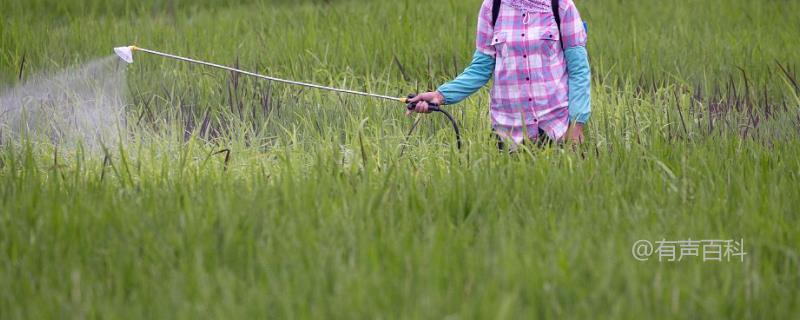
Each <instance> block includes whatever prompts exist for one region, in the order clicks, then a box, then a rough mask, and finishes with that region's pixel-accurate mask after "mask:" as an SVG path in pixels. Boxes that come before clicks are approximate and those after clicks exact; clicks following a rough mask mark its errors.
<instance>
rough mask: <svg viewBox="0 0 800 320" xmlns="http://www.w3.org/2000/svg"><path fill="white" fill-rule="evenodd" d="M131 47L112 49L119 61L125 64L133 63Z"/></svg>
mask: <svg viewBox="0 0 800 320" xmlns="http://www.w3.org/2000/svg"><path fill="white" fill-rule="evenodd" d="M133 48H134V47H133V46H129V47H116V48H114V52H115V53H116V54H117V55H118V56H119V58H120V59H122V60H123V61H125V62H127V63H133Z"/></svg>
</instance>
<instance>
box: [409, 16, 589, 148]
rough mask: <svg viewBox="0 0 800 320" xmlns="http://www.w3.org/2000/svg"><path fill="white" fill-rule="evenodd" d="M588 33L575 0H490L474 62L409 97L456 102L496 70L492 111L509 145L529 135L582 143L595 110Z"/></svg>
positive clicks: (419, 106) (421, 104) (420, 103)
mask: <svg viewBox="0 0 800 320" xmlns="http://www.w3.org/2000/svg"><path fill="white" fill-rule="evenodd" d="M495 4H500V5H499V7H497V8H495ZM556 9H557V10H556ZM555 11H558V14H559V16H558V17H556V15H555V14H554V13H555ZM557 21H560V23H558V22H557ZM586 38H587V35H586V28H585V25H584V23H583V21H582V20H581V17H580V14H579V13H578V9H577V8H576V7H575V4H574V3H573V1H572V0H484V1H483V5H482V6H481V9H480V13H479V14H478V32H477V37H476V47H477V49H476V51H475V54H474V56H473V59H472V63H471V64H470V65H469V66H468V67H467V68H466V69H465V70H464V72H463V73H461V74H460V75H459V76H458V77H457V78H456V79H455V80H453V81H450V82H448V83H446V84H444V85H442V86H440V87H439V88H438V89H437V90H436V91H433V92H426V93H422V94H420V95H418V96H416V97H414V98H413V99H411V100H409V102H410V103H412V104H414V106H415V108H414V111H416V112H420V113H428V112H430V110H429V109H428V107H429V103H435V104H440V105H441V104H448V105H449V104H456V103H458V102H460V101H462V100H464V99H466V98H467V97H468V96H470V95H472V94H473V93H475V92H476V91H478V90H479V89H480V88H482V87H483V86H485V85H486V83H488V82H489V79H490V78H491V77H492V75H494V86H493V87H492V89H491V108H490V115H491V119H492V129H493V131H494V132H495V134H496V135H497V136H498V138H499V139H500V142H499V144H500V146H501V148H502V146H503V143H504V142H508V141H510V142H512V143H513V144H512V146H516V145H519V144H521V143H522V142H523V141H525V140H526V138H527V139H528V140H530V141H537V142H543V141H548V140H549V141H557V142H561V141H564V140H565V137H566V140H567V141H570V142H576V143H581V142H583V127H584V125H585V124H586V123H587V122H588V121H589V117H590V115H591V104H590V103H591V102H590V89H591V82H590V77H591V75H590V70H589V59H588V54H587V52H586ZM526 136H527V137H526Z"/></svg>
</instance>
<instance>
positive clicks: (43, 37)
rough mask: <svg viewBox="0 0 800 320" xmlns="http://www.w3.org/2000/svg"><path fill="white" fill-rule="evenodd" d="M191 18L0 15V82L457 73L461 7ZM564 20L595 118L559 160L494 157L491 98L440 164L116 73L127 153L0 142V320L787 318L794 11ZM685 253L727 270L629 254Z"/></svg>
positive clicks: (695, 9)
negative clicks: (582, 31)
mask: <svg viewBox="0 0 800 320" xmlns="http://www.w3.org/2000/svg"><path fill="white" fill-rule="evenodd" d="M56 3H57V5H55V4H56ZM198 3H199V4H195V3H194V2H188V1H174V2H166V3H164V4H162V3H161V2H159V1H137V2H126V1H112V2H105V1H59V2H56V1H44V0H39V1H10V2H3V3H2V4H0V11H1V12H2V18H3V24H0V28H2V29H0V79H2V82H1V83H5V84H7V85H9V86H11V85H14V84H15V83H17V81H18V80H17V78H18V75H19V74H18V71H19V68H20V65H21V64H22V61H23V60H24V61H25V63H24V65H23V79H24V78H28V77H31V76H32V75H33V74H34V73H37V72H41V71H46V70H58V69H61V68H64V67H66V66H69V65H75V64H80V63H82V62H85V61H88V60H90V59H92V58H95V57H101V56H105V55H108V54H111V48H112V47H114V46H119V45H125V44H128V43H136V44H138V45H141V46H143V47H148V48H153V49H157V50H163V51H166V52H173V53H176V54H182V55H187V56H191V57H196V58H201V59H204V60H209V61H214V62H219V63H225V64H231V65H233V64H235V63H236V62H237V61H238V63H239V65H240V66H241V67H242V68H244V69H248V70H254V71H259V72H265V73H268V74H271V75H275V76H280V77H287V78H292V79H296V80H302V81H313V82H316V83H320V84H326V85H335V86H341V87H348V88H352V89H357V90H362V89H363V90H369V91H373V92H377V93H386V94H393V95H398V96H401V95H404V94H406V93H408V92H412V91H420V90H426V89H431V88H434V87H435V86H436V85H437V84H438V83H440V82H442V81H445V80H446V79H448V78H452V77H453V76H454V75H455V74H457V73H458V71H460V69H461V68H463V67H464V66H465V65H466V63H468V59H469V57H470V55H471V52H472V50H473V49H472V48H473V46H474V45H473V43H472V42H473V37H474V35H473V32H474V30H473V29H474V19H475V17H474V16H475V14H476V12H477V9H478V6H479V4H480V1H475V0H471V1H455V0H453V1H434V2H432V3H427V2H424V3H423V2H418V1H327V2H326V1H300V2H290V1H274V2H269V3H263V4H259V3H253V2H249V1H203V2H198ZM578 6H579V8H580V9H581V11H582V14H583V15H584V17H585V19H586V20H587V21H588V22H589V24H590V46H589V51H590V55H591V59H592V64H593V71H594V82H593V83H594V88H593V89H594V91H593V103H594V104H593V108H594V115H593V118H592V122H591V123H590V125H589V127H588V132H587V134H588V137H587V138H588V142H587V144H586V145H584V146H582V147H581V148H580V149H579V150H577V151H573V150H571V149H569V148H544V149H527V150H523V151H522V152H519V153H517V154H513V155H508V154H501V153H499V152H497V151H496V150H495V148H494V146H493V141H491V139H490V137H489V130H490V129H489V119H488V116H487V114H486V112H487V108H486V104H487V101H488V92H487V91H488V90H483V91H481V92H480V93H479V94H477V95H476V96H475V97H473V98H471V99H470V100H468V101H467V102H465V103H463V104H461V105H457V106H450V107H449V110H452V111H453V113H454V114H455V115H456V117H457V119H458V120H459V124H461V125H462V127H463V131H464V138H465V141H466V142H467V143H466V146H465V150H464V151H463V152H458V151H456V150H455V148H454V146H453V137H452V133H451V131H449V128H448V127H447V126H448V124H447V123H446V122H445V121H444V120H443V119H442V118H441V117H440V116H437V115H433V116H429V117H424V118H422V122H421V124H420V128H419V129H418V131H417V132H415V133H414V135H413V136H412V138H411V139H409V141H407V142H406V141H405V140H404V139H405V133H406V131H407V130H408V127H409V126H410V124H411V120H410V119H407V118H404V117H402V106H399V105H395V104H392V103H389V102H380V101H374V100H369V99H365V98H359V97H350V96H337V95H335V94H330V93H325V92H319V91H310V90H300V89H298V88H295V87H286V86H283V85H279V84H272V85H270V84H268V83H264V82H259V81H255V80H252V79H245V78H242V79H240V81H239V82H238V84H236V85H234V83H235V82H234V81H232V79H231V78H230V76H229V75H228V74H226V73H223V72H217V71H213V70H207V69H200V68H197V67H191V66H188V65H185V64H179V63H174V62H172V61H167V60H163V59H161V58H157V57H152V56H143V55H139V56H137V57H136V59H137V61H136V62H135V63H134V64H133V65H131V66H130V67H129V79H128V84H129V87H130V88H129V89H130V96H131V101H132V103H133V105H132V106H131V107H130V109H129V114H128V116H129V122H128V123H129V124H130V126H129V130H130V132H129V136H130V141H131V142H127V143H124V144H121V145H116V146H111V147H110V149H109V150H107V151H106V152H102V151H99V150H93V149H86V150H84V149H83V148H68V147H64V146H53V145H50V144H48V143H42V142H39V141H37V140H21V141H19V140H13V139H10V138H9V137H8V136H7V135H4V136H2V147H1V148H2V149H0V288H2V290H0V318H1V319H15V318H87V317H89V318H201V317H202V318H206V317H212V318H264V317H267V318H529V317H537V318H614V319H617V318H701V319H706V318H755V319H761V318H767V319H769V318H778V319H784V318H792V317H793V316H792V315H796V314H798V313H800V298H798V295H797V294H796V291H797V288H798V287H799V286H800V276H798V275H799V274H800V256H798V255H799V253H798V245H800V236H798V233H797V232H796V229H797V227H796V226H797V225H799V224H800V221H798V220H800V219H798V209H800V189H798V188H797V186H798V185H800V184H799V183H798V182H800V156H798V155H800V139H798V133H799V132H800V117H798V115H800V113H799V111H800V110H798V108H800V98H798V94H799V91H798V90H797V88H795V87H794V85H793V84H792V80H791V78H792V77H796V76H794V73H793V71H794V69H792V68H796V67H797V61H800V50H798V49H800V44H798V42H797V41H796V40H795V39H794V38H796V34H795V33H796V32H793V31H792V30H797V29H798V28H797V27H798V26H799V25H800V18H798V16H797V15H796V14H793V12H797V11H798V9H800V6H798V4H797V3H795V2H787V1H739V0H736V1H731V0H728V1H722V0H707V1H690V0H677V1H669V2H663V1H636V2H630V1H626V2H622V1H579V2H578ZM778 63H780V64H781V65H782V66H785V67H787V69H789V70H787V71H788V72H787V73H784V72H782V71H781V69H780V67H779V66H778ZM399 65H402V69H403V70H404V72H405V74H403V72H401V71H400V69H401V68H400V67H399ZM737 67H739V68H742V69H743V70H744V71H741V70H740V69H739V68H737ZM787 74H788V75H787ZM745 78H746V79H747V81H745ZM266 97H269V101H270V102H269V103H268V104H267V103H262V101H263V100H262V99H263V98H266ZM204 122H205V123H207V124H206V125H203V123H204ZM404 144H405V145H406V147H405V149H404V151H403V152H401V149H402V147H401V146H402V145H404ZM221 149H230V150H231V158H230V161H229V162H228V163H227V164H226V163H225V161H224V155H222V154H214V153H215V152H217V151H219V150H221ZM106 156H107V158H106ZM689 238H691V239H740V238H743V239H744V240H745V250H746V251H747V256H746V257H745V259H744V262H739V261H735V262H722V263H718V262H705V263H703V262H702V261H700V260H699V259H693V260H689V261H682V262H674V263H659V262H657V261H652V259H651V261H647V262H639V261H637V260H635V259H634V258H633V257H632V256H631V253H630V251H631V246H632V245H633V243H634V242H635V241H637V240H639V239H647V240H650V241H657V240H661V239H667V240H686V239H689Z"/></svg>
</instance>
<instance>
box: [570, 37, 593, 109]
mask: <svg viewBox="0 0 800 320" xmlns="http://www.w3.org/2000/svg"><path fill="white" fill-rule="evenodd" d="M564 56H565V57H566V58H567V72H568V73H569V121H570V122H578V123H586V122H588V121H589V117H591V115H592V103H591V102H592V99H591V91H592V80H591V78H592V71H591V69H590V68H589V55H588V54H587V53H586V48H585V47H582V46H579V47H572V48H569V49H567V50H566V51H564Z"/></svg>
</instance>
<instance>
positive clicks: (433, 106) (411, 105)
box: [406, 93, 442, 112]
mask: <svg viewBox="0 0 800 320" xmlns="http://www.w3.org/2000/svg"><path fill="white" fill-rule="evenodd" d="M416 96H417V94H416V93H412V94H409V95H408V99H406V101H408V100H410V99H413V98H414V97H416ZM415 108H416V105H415V104H414V103H410V102H409V103H408V105H406V109H408V110H409V111H414V109H415ZM428 110H430V111H431V112H438V111H441V110H442V109H440V108H439V105H438V104H436V103H433V102H428Z"/></svg>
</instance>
